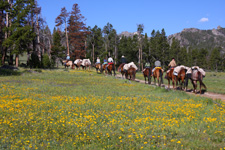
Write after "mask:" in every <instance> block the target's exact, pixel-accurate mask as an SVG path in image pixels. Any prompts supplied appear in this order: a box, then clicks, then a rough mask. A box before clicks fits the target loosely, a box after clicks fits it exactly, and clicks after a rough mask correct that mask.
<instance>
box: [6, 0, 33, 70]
mask: <svg viewBox="0 0 225 150" xmlns="http://www.w3.org/2000/svg"><path fill="white" fill-rule="evenodd" d="M34 5H35V4H34V0H28V1H26V3H25V2H24V1H23V0H17V1H15V3H13V7H12V9H11V10H10V15H9V18H10V20H11V25H10V26H9V27H8V28H7V31H8V32H10V35H9V37H8V38H7V39H5V41H4V42H3V46H5V47H7V48H9V47H10V48H11V49H12V51H11V55H12V54H15V55H16V66H17V67H18V61H19V54H22V53H24V52H26V51H27V49H28V48H29V44H30V43H31V41H32V40H33V39H34V38H35V36H36V35H35V33H34V32H33V31H32V27H31V26H30V25H29V23H28V21H27V20H26V18H27V16H28V14H29V13H30V11H31V8H33V7H34Z"/></svg>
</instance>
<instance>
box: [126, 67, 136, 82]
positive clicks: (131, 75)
mask: <svg viewBox="0 0 225 150" xmlns="http://www.w3.org/2000/svg"><path fill="white" fill-rule="evenodd" d="M135 75H136V69H135V68H134V67H132V65H131V66H130V68H129V69H128V70H127V71H126V73H125V76H126V79H128V77H129V80H133V81H134V80H135Z"/></svg>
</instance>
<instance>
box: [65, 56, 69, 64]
mask: <svg viewBox="0 0 225 150" xmlns="http://www.w3.org/2000/svg"><path fill="white" fill-rule="evenodd" d="M69 61H70V55H69V54H67V56H66V62H65V65H66V63H68V62H69Z"/></svg>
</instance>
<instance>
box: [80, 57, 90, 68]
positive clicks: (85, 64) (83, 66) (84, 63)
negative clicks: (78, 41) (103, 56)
mask: <svg viewBox="0 0 225 150" xmlns="http://www.w3.org/2000/svg"><path fill="white" fill-rule="evenodd" d="M81 66H82V69H83V70H84V69H85V70H86V69H87V67H89V71H90V68H91V61H90V59H83V61H82V64H81Z"/></svg>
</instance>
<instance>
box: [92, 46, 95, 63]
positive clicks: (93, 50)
mask: <svg viewBox="0 0 225 150" xmlns="http://www.w3.org/2000/svg"><path fill="white" fill-rule="evenodd" d="M92 58H93V63H94V62H95V45H94V44H92Z"/></svg>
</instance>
